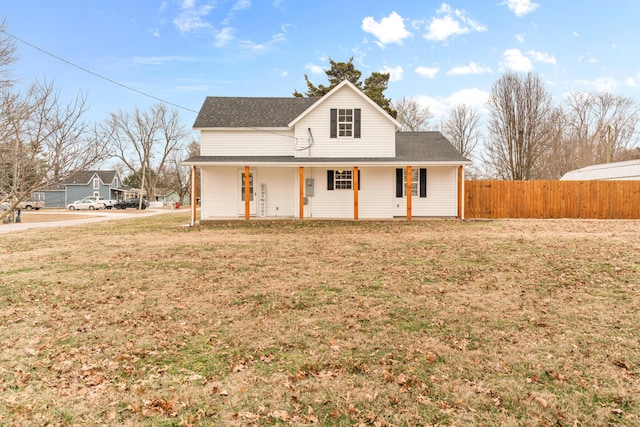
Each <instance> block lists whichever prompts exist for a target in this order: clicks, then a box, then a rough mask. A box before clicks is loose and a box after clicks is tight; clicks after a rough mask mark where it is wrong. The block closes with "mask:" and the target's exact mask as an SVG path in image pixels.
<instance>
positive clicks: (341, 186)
mask: <svg viewBox="0 0 640 427" xmlns="http://www.w3.org/2000/svg"><path fill="white" fill-rule="evenodd" d="M360 187H361V184H360V171H358V190H360ZM352 188H353V171H352V170H328V171H327V190H351V189H352Z"/></svg>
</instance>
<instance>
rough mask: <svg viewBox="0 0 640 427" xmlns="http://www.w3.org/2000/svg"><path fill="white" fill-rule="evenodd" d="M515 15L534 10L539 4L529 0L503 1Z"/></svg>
mask: <svg viewBox="0 0 640 427" xmlns="http://www.w3.org/2000/svg"><path fill="white" fill-rule="evenodd" d="M501 4H506V5H507V7H509V9H511V11H512V12H513V13H515V15H516V16H524V15H526V14H527V13H531V12H533V11H534V10H536V9H537V8H538V7H539V6H540V5H539V4H538V3H534V2H532V1H531V0H506V1H505V2H504V3H501Z"/></svg>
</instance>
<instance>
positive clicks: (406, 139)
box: [182, 131, 471, 166]
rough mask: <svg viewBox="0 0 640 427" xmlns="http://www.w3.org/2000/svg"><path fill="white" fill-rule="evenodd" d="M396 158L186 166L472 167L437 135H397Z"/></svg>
mask: <svg viewBox="0 0 640 427" xmlns="http://www.w3.org/2000/svg"><path fill="white" fill-rule="evenodd" d="M395 135H396V155H395V157H295V156H195V157H191V158H189V159H187V160H184V161H183V162H182V163H183V164H185V165H194V166H207V165H211V166H214V165H228V166H232V165H247V164H250V165H264V166H269V165H272V166H298V165H310V166H324V165H345V164H348V165H367V166H397V165H468V164H471V161H470V160H469V159H467V158H465V157H464V156H462V155H461V154H460V153H459V152H458V151H457V150H456V149H455V148H454V147H453V146H452V145H451V143H450V142H449V141H448V140H447V139H446V138H445V137H444V136H443V135H442V134H441V133H440V132H436V131H427V132H397V133H396V134H395Z"/></svg>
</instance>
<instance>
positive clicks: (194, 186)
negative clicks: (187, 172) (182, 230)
mask: <svg viewBox="0 0 640 427" xmlns="http://www.w3.org/2000/svg"><path fill="white" fill-rule="evenodd" d="M197 176H198V173H197V167H196V166H192V167H191V226H192V227H194V226H195V225H196V209H197V203H198V202H197V201H198V197H197V188H198V184H197V179H196V178H197Z"/></svg>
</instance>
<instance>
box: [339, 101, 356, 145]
mask: <svg viewBox="0 0 640 427" xmlns="http://www.w3.org/2000/svg"><path fill="white" fill-rule="evenodd" d="M337 123H338V138H339V139H345V138H348V139H351V138H353V130H354V112H353V108H338V122H337Z"/></svg>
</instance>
